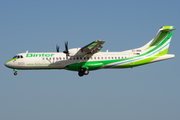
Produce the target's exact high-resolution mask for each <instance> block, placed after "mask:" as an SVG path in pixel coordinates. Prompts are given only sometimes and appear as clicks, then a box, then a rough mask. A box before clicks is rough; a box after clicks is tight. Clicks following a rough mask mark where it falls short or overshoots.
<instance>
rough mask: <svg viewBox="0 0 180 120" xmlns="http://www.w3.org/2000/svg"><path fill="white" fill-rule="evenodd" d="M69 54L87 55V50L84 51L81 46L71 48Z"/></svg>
mask: <svg viewBox="0 0 180 120" xmlns="http://www.w3.org/2000/svg"><path fill="white" fill-rule="evenodd" d="M68 51H69V56H81V55H85V54H86V53H87V52H82V51H81V48H72V49H69V50H68Z"/></svg>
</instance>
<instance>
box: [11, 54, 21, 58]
mask: <svg viewBox="0 0 180 120" xmlns="http://www.w3.org/2000/svg"><path fill="white" fill-rule="evenodd" d="M13 58H23V56H22V55H16V56H14V57H13Z"/></svg>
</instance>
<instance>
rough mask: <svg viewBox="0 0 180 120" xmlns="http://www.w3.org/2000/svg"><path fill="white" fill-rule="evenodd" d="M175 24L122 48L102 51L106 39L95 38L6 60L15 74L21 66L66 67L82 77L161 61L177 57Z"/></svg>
mask: <svg viewBox="0 0 180 120" xmlns="http://www.w3.org/2000/svg"><path fill="white" fill-rule="evenodd" d="M173 30H175V28H174V26H163V27H161V28H160V29H159V31H158V32H157V34H156V36H155V37H154V38H153V39H152V40H150V41H149V42H148V43H147V44H145V45H144V46H142V47H139V48H135V49H131V50H126V51H122V52H108V50H107V51H106V52H100V50H101V49H102V45H103V44H104V43H105V41H103V40H95V41H93V42H92V43H90V44H88V45H86V46H85V47H82V48H73V49H68V42H65V50H64V51H63V52H59V46H58V45H57V46H56V52H48V53H45V52H40V53H34V52H33V53H30V52H28V51H26V53H19V54H17V55H15V56H14V57H13V58H12V59H10V60H8V61H7V62H6V63H5V66H6V67H8V68H11V69H13V70H14V71H15V72H14V75H17V71H18V70H34V69H66V70H71V71H78V75H79V76H80V77H82V76H84V75H88V74H89V71H92V70H99V69H108V68H133V67H137V66H140V65H145V64H149V63H153V62H157V61H162V60H166V59H170V58H174V57H175V55H174V54H167V52H168V49H169V45H170V41H171V38H172V34H173Z"/></svg>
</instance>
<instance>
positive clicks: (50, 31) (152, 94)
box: [0, 0, 180, 120]
mask: <svg viewBox="0 0 180 120" xmlns="http://www.w3.org/2000/svg"><path fill="white" fill-rule="evenodd" d="M179 4H180V2H179V1H178V0H172V1H168V0H163V1H161V0H151V1H143V0H136V1H131V0H126V1H120V0H111V1H110V0H91V1H84V0H76V1H73V0H68V1H67V0H66V1H65V0H51V1H50V0H36V1H33V0H26V1H24V0H16V1H10V0H6V1H0V21H1V22H0V40H1V44H0V52H1V59H0V63H1V64H0V66H1V67H0V73H1V75H0V119H1V120H12V119H13V120H32V119H39V120H49V119H53V120H59V119H61V120H62V119H63V120H72V119H73V120H92V119H93V120H110V119H111V120H119V119H121V120H132V119H138V120H145V119H146V120H152V119H153V120H159V119H163V120H169V119H179V118H180V114H179V111H180V102H179V101H180V94H179V92H180V87H179V85H180V80H179V67H180V65H179V60H180V57H179V44H180V42H179V40H180V37H179V34H178V33H179V30H180V23H179V21H180V16H179V11H180V8H179ZM166 25H173V26H175V28H177V29H176V30H175V31H174V33H173V38H172V41H171V45H170V48H169V51H168V53H171V54H175V55H176V57H175V58H174V59H169V60H166V61H161V62H157V63H153V64H149V65H145V66H140V67H136V68H132V69H131V68H129V69H116V70H111V69H106V70H97V71H92V72H90V74H89V75H88V76H84V77H82V78H80V77H79V76H78V75H77V72H71V71H66V70H35V71H33V70H26V71H18V75H17V76H14V75H13V70H11V69H9V68H6V67H5V66H4V63H5V62H6V61H7V60H9V59H11V58H12V57H13V56H14V55H15V54H17V53H22V52H25V51H26V50H28V51H29V52H54V51H55V46H56V44H59V45H60V51H63V50H64V49H65V48H64V42H65V41H69V48H76V47H83V46H85V45H87V44H89V43H90V42H92V41H94V40H96V39H101V40H105V41H106V42H105V44H104V45H103V49H102V51H106V50H109V51H123V50H128V49H132V48H137V47H140V46H142V45H144V44H146V43H147V42H148V41H150V40H151V39H152V38H153V37H154V36H155V35H156V33H157V31H158V29H159V28H160V27H162V26H166Z"/></svg>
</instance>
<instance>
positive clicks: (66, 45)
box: [63, 41, 69, 55]
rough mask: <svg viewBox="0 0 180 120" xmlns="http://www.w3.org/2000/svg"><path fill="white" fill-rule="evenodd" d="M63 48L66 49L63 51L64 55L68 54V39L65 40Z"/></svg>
mask: <svg viewBox="0 0 180 120" xmlns="http://www.w3.org/2000/svg"><path fill="white" fill-rule="evenodd" d="M65 49H66V50H64V51H63V53H65V54H66V55H69V51H68V41H67V42H65Z"/></svg>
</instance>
